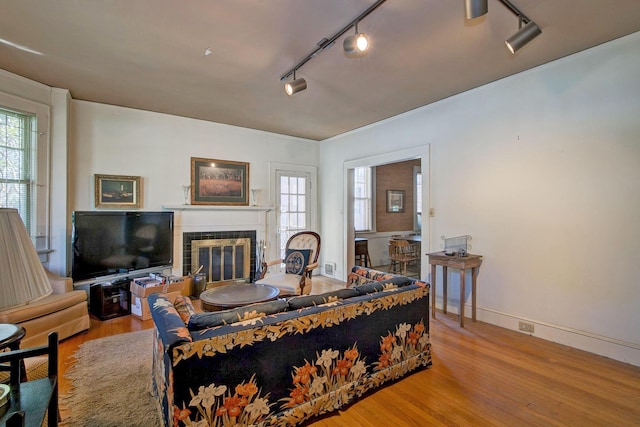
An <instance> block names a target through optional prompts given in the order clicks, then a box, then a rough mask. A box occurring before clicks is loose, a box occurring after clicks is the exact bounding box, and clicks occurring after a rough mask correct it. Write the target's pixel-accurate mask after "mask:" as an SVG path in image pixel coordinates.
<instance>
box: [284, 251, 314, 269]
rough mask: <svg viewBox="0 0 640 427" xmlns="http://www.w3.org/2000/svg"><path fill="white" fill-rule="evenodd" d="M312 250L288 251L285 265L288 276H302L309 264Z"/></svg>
mask: <svg viewBox="0 0 640 427" xmlns="http://www.w3.org/2000/svg"><path fill="white" fill-rule="evenodd" d="M310 256H311V249H287V253H286V256H285V258H284V263H285V264H286V266H287V267H286V271H287V274H297V275H302V273H304V268H305V267H306V266H307V264H309V257H310Z"/></svg>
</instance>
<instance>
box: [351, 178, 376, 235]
mask: <svg viewBox="0 0 640 427" xmlns="http://www.w3.org/2000/svg"><path fill="white" fill-rule="evenodd" d="M371 169H372V168H370V167H362V168H354V170H353V185H354V188H353V226H354V228H355V230H356V231H371V229H372V228H371V223H372V209H371V206H372V204H373V203H372V187H373V186H372V182H371Z"/></svg>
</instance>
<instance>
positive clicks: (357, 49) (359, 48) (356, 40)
mask: <svg viewBox="0 0 640 427" xmlns="http://www.w3.org/2000/svg"><path fill="white" fill-rule="evenodd" d="M342 48H343V49H344V54H345V56H346V57H347V58H358V57H361V56H364V55H365V54H366V53H367V50H369V37H367V35H366V34H363V33H359V32H358V23H357V22H356V33H355V34H352V35H350V36H349V37H345V39H344V42H343V43H342Z"/></svg>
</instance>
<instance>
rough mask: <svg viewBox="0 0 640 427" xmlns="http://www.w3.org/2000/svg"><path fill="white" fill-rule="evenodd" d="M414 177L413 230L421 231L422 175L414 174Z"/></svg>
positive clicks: (419, 173)
mask: <svg viewBox="0 0 640 427" xmlns="http://www.w3.org/2000/svg"><path fill="white" fill-rule="evenodd" d="M414 175H415V195H416V197H415V201H416V217H415V227H414V229H415V230H422V173H421V172H419V171H417V170H416V171H415V172H414Z"/></svg>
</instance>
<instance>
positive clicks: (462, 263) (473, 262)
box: [427, 252, 482, 328]
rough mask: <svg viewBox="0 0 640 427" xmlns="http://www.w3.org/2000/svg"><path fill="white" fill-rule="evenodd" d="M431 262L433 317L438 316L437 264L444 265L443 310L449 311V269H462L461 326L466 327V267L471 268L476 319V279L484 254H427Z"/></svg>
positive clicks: (472, 295) (472, 315)
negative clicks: (461, 255) (460, 255)
mask: <svg viewBox="0 0 640 427" xmlns="http://www.w3.org/2000/svg"><path fill="white" fill-rule="evenodd" d="M427 256H428V257H429V264H431V282H432V283H431V317H433V318H434V319H435V318H436V266H438V265H439V266H441V267H442V294H443V295H442V311H443V313H445V314H446V312H447V269H448V268H449V267H451V268H457V269H459V270H460V327H461V328H464V296H465V276H466V269H467V268H470V269H471V320H472V321H474V322H475V321H476V279H477V278H478V274H479V272H480V265H481V264H482V256H480V255H473V254H467V255H466V256H463V257H459V256H456V255H453V256H450V255H445V254H444V252H434V253H431V254H427Z"/></svg>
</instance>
